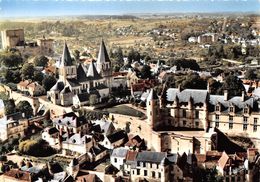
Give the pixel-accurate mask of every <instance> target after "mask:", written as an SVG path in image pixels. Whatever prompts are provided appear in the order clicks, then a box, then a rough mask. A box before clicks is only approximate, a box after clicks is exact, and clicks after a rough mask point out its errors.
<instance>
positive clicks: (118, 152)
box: [111, 147, 128, 158]
mask: <svg viewBox="0 0 260 182" xmlns="http://www.w3.org/2000/svg"><path fill="white" fill-rule="evenodd" d="M127 151H128V149H126V148H124V147H119V148H115V149H114V150H113V152H112V154H111V157H121V158H125V157H126V155H127Z"/></svg>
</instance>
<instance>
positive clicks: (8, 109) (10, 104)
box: [4, 99, 16, 115]
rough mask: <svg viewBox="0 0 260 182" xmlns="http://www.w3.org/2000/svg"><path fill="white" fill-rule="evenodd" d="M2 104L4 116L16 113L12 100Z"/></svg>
mask: <svg viewBox="0 0 260 182" xmlns="http://www.w3.org/2000/svg"><path fill="white" fill-rule="evenodd" d="M4 104H5V114H6V115H9V114H13V113H15V112H16V109H15V103H14V100H13V99H9V100H4Z"/></svg>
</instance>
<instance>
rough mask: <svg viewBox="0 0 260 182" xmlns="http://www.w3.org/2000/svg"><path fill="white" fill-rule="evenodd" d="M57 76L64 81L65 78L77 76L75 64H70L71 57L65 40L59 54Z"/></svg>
mask: <svg viewBox="0 0 260 182" xmlns="http://www.w3.org/2000/svg"><path fill="white" fill-rule="evenodd" d="M59 77H60V79H61V80H63V81H64V82H65V80H66V79H73V78H75V79H76V78H77V68H76V65H72V59H71V56H70V52H69V48H68V46H67V44H66V42H65V43H64V48H63V53H62V56H61V61H60V67H59Z"/></svg>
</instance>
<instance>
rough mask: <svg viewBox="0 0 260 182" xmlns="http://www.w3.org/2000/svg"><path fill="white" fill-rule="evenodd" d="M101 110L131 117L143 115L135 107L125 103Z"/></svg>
mask: <svg viewBox="0 0 260 182" xmlns="http://www.w3.org/2000/svg"><path fill="white" fill-rule="evenodd" d="M103 111H107V112H109V113H115V114H122V115H128V116H133V117H143V116H144V114H143V113H142V112H140V111H138V110H136V109H133V108H131V107H129V106H126V105H118V106H115V107H111V108H106V109H103Z"/></svg>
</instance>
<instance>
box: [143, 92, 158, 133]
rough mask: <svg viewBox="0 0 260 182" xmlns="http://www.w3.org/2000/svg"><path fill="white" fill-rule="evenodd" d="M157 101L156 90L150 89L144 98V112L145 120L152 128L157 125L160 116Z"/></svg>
mask: <svg viewBox="0 0 260 182" xmlns="http://www.w3.org/2000/svg"><path fill="white" fill-rule="evenodd" d="M158 101H159V99H158V96H157V94H156V92H155V91H154V90H153V89H151V91H150V93H149V95H148V97H147V100H146V112H147V122H148V124H149V125H150V126H151V127H152V128H153V129H156V126H157V125H158V120H159V118H160V116H159V115H160V112H159V110H160V108H159V103H158Z"/></svg>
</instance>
